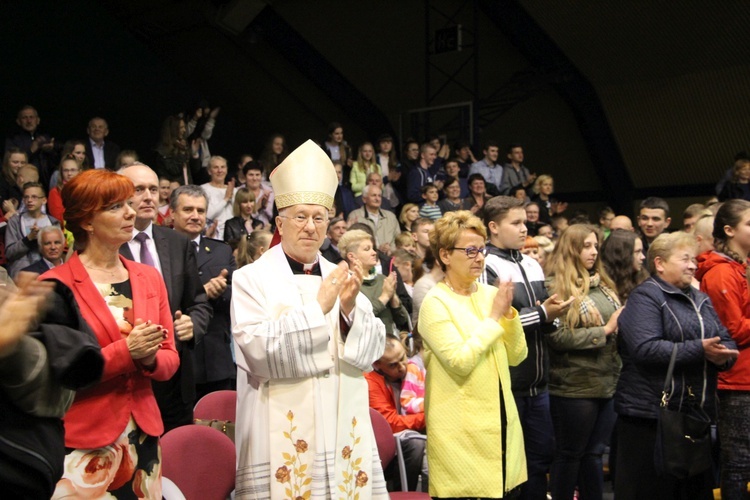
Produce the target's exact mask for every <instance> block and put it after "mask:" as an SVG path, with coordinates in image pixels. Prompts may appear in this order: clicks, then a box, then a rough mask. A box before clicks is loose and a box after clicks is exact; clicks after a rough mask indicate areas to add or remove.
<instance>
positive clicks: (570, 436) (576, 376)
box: [547, 224, 621, 499]
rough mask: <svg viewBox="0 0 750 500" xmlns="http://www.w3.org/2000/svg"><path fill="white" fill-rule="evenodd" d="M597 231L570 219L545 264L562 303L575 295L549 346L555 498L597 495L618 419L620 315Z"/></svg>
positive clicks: (550, 283)
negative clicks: (605, 451)
mask: <svg viewBox="0 0 750 500" xmlns="http://www.w3.org/2000/svg"><path fill="white" fill-rule="evenodd" d="M601 240H602V238H601V235H600V233H599V230H598V228H596V227H594V226H592V225H589V224H573V225H572V226H570V227H569V228H568V229H566V230H565V231H564V232H563V233H562V235H561V236H560V240H559V241H558V243H557V246H556V247H555V251H554V252H553V253H552V258H551V259H550V261H549V262H548V263H547V273H548V276H549V278H548V280H547V288H548V289H549V293H550V295H552V294H557V296H558V297H559V298H560V299H562V300H568V299H569V298H570V297H575V300H574V301H573V304H572V305H571V307H570V309H569V310H568V313H567V314H566V315H565V316H563V317H561V318H560V320H561V322H560V326H559V328H558V329H557V330H556V331H554V332H553V333H551V334H549V335H548V336H547V343H548V345H549V346H550V380H549V393H550V412H551V414H552V425H553V427H554V431H555V452H554V458H553V461H552V467H551V469H550V491H551V492H552V497H553V498H559V499H572V498H573V495H574V492H575V489H576V486H577V487H578V491H579V492H580V495H581V498H591V499H597V498H598V499H601V498H602V490H603V483H604V477H603V474H602V455H603V454H604V450H605V448H606V446H607V444H608V443H609V437H610V435H611V434H612V429H613V427H614V424H615V412H614V409H613V403H612V397H613V396H614V393H615V386H616V384H617V378H618V376H619V374H620V365H621V363H620V357H619V356H618V355H617V343H616V338H617V318H618V316H619V315H620V311H621V309H620V299H619V298H618V296H617V291H616V288H615V284H614V283H613V282H612V280H611V279H610V278H609V276H608V275H607V273H606V271H605V270H604V266H603V265H602V262H601V259H600V258H599V244H600V242H601Z"/></svg>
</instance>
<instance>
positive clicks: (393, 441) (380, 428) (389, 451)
mask: <svg viewBox="0 0 750 500" xmlns="http://www.w3.org/2000/svg"><path fill="white" fill-rule="evenodd" d="M370 421H371V422H372V430H373V432H374V433H375V443H376V444H377V447H378V455H379V456H380V464H381V465H382V466H383V470H385V468H386V467H388V465H389V464H390V463H391V461H392V460H393V459H394V458H397V460H398V473H399V478H400V479H401V487H402V489H403V490H404V491H398V492H389V495H390V496H391V498H392V499H394V500H397V499H402V500H411V499H414V500H420V499H422V500H424V499H428V498H430V495H428V494H427V493H422V492H419V491H406V484H407V482H406V468H405V466H404V458H403V457H402V456H401V455H400V452H399V450H400V448H401V446H400V444H399V442H398V437H396V436H394V435H393V431H392V430H391V426H390V424H389V423H388V421H387V420H386V419H385V417H384V416H383V415H381V414H380V413H378V411H377V410H373V409H372V408H370Z"/></svg>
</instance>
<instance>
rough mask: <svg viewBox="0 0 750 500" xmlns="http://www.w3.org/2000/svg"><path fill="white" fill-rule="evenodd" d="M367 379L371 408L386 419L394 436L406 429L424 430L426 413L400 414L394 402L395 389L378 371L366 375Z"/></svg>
mask: <svg viewBox="0 0 750 500" xmlns="http://www.w3.org/2000/svg"><path fill="white" fill-rule="evenodd" d="M365 378H366V379H367V385H368V387H369V389H370V408H373V409H374V410H377V412H378V413H380V414H381V415H383V416H384V417H385V419H386V421H387V422H388V423H389V424H390V425H391V430H392V431H393V433H394V434H395V433H397V432H401V431H403V430H406V429H411V430H414V431H422V430H424V426H425V421H424V413H415V414H414V415H401V414H399V413H398V410H397V408H396V403H395V401H394V400H393V389H391V386H390V385H389V384H388V383H386V381H385V377H383V376H382V375H381V374H379V373H378V372H376V371H371V372H367V373H365Z"/></svg>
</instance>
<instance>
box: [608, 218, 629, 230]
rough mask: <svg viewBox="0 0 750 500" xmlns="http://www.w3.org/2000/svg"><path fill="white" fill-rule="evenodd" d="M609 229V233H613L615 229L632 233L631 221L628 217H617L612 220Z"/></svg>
mask: <svg viewBox="0 0 750 500" xmlns="http://www.w3.org/2000/svg"><path fill="white" fill-rule="evenodd" d="M609 229H610V230H611V231H614V230H615V229H624V230H626V231H632V230H633V221H631V220H630V217H628V216H627V215H618V216H617V217H615V218H614V219H612V224H611V225H610V226H609Z"/></svg>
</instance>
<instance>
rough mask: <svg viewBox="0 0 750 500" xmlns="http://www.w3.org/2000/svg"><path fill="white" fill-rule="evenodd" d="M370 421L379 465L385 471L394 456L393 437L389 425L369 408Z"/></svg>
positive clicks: (376, 412)
mask: <svg viewBox="0 0 750 500" xmlns="http://www.w3.org/2000/svg"><path fill="white" fill-rule="evenodd" d="M370 420H371V421H372V430H373V431H374V433H375V443H376V444H377V445H378V455H380V463H381V465H382V466H383V470H385V468H386V467H388V464H390V463H391V460H393V458H394V457H395V456H396V440H395V439H394V437H393V431H392V430H391V426H390V424H389V423H388V421H387V420H386V419H385V417H384V416H383V415H381V414H380V413H379V412H378V411H377V410H373V409H372V408H370Z"/></svg>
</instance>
